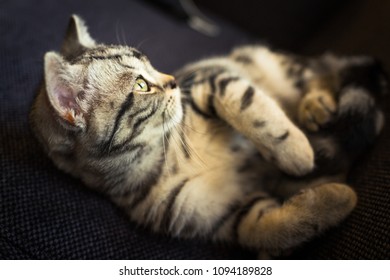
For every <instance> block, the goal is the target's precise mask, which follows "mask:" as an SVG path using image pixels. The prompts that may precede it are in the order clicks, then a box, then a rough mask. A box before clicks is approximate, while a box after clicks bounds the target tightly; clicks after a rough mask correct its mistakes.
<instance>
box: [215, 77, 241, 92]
mask: <svg viewBox="0 0 390 280" xmlns="http://www.w3.org/2000/svg"><path fill="white" fill-rule="evenodd" d="M239 79H240V78H239V77H229V78H225V79H222V80H221V81H219V95H220V96H224V95H225V91H226V87H227V85H228V84H229V83H231V82H234V81H237V80H239Z"/></svg>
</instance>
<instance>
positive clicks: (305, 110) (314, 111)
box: [298, 90, 337, 132]
mask: <svg viewBox="0 0 390 280" xmlns="http://www.w3.org/2000/svg"><path fill="white" fill-rule="evenodd" d="M336 110H337V104H336V101H335V100H334V98H333V96H332V94H331V93H330V92H329V91H327V90H315V91H312V92H310V93H308V94H307V95H306V96H305V97H304V98H303V100H302V102H301V104H300V105H299V111H298V119H299V122H300V124H301V125H303V126H304V127H305V128H306V129H308V130H309V131H313V132H315V131H318V130H319V129H320V127H321V126H324V125H326V124H327V123H329V122H330V121H331V120H332V118H333V116H334V115H335V112H336Z"/></svg>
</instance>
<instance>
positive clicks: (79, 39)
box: [61, 15, 96, 59]
mask: <svg viewBox="0 0 390 280" xmlns="http://www.w3.org/2000/svg"><path fill="white" fill-rule="evenodd" d="M94 46H96V42H95V40H94V39H92V37H91V35H89V33H88V28H87V26H86V25H85V22H84V20H83V19H82V18H80V17H79V16H77V15H72V16H71V17H70V20H69V23H68V28H67V30H66V35H65V39H64V42H63V44H62V47H61V54H62V55H63V56H64V57H65V58H66V59H72V58H73V57H76V56H78V55H80V54H81V53H83V52H84V51H85V50H86V49H88V48H93V47H94Z"/></svg>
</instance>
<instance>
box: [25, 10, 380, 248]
mask: <svg viewBox="0 0 390 280" xmlns="http://www.w3.org/2000/svg"><path fill="white" fill-rule="evenodd" d="M174 76H175V78H174V77H173V76H170V75H166V74H162V73H160V72H157V71H156V70H155V69H154V68H153V67H152V66H151V64H150V62H149V60H148V58H147V57H146V56H145V55H144V54H143V53H142V52H140V51H138V50H136V49H134V48H131V47H127V46H119V45H104V44H97V43H96V42H95V41H94V40H93V39H92V38H91V37H90V35H89V33H88V31H87V27H86V26H85V24H84V22H83V21H82V19H80V18H79V17H78V16H72V17H71V20H70V23H69V26H68V30H67V34H66V37H65V40H64V43H63V46H62V48H61V51H60V53H57V52H47V53H46V54H45V57H44V85H43V86H42V88H41V90H40V92H39V93H38V95H37V97H36V99H35V101H34V104H33V107H32V111H31V114H30V119H31V123H32V127H33V130H34V131H35V134H36V136H37V138H38V139H39V141H40V143H41V144H42V145H43V147H44V149H45V151H46V152H47V154H48V155H49V157H50V158H51V159H52V160H53V162H54V163H55V164H56V166H57V167H58V168H59V169H61V170H64V171H65V172H67V173H70V174H72V175H73V176H75V177H78V178H80V179H81V180H82V181H83V182H84V183H85V184H86V185H87V186H89V187H90V188H93V189H95V190H97V191H100V192H103V193H105V194H107V195H108V196H109V197H110V198H111V199H112V200H113V201H114V202H115V203H116V204H117V205H119V206H120V207H121V208H123V209H124V211H126V213H127V214H128V216H129V217H130V219H131V220H132V221H135V222H136V223H138V224H142V225H145V226H148V227H149V228H150V229H152V230H153V231H156V232H163V233H168V234H170V235H172V236H177V237H185V238H186V237H198V238H199V237H200V238H206V239H210V240H215V241H226V242H233V243H238V244H240V245H241V246H244V247H248V248H252V249H254V250H259V251H262V250H265V251H268V252H281V251H283V250H286V249H291V248H294V247H296V246H297V245H299V244H301V243H303V242H305V241H307V240H309V239H310V238H312V237H313V236H315V235H318V234H319V233H321V232H323V231H324V230H326V229H328V228H329V227H332V226H335V225H337V224H339V223H340V222H341V221H342V220H343V219H344V218H345V217H346V216H347V215H348V214H349V213H350V212H351V211H352V210H353V208H354V207H355V205H356V202H357V197H356V194H355V192H354V191H353V189H352V188H351V187H350V186H348V185H346V184H345V174H346V171H347V170H348V167H349V166H350V164H351V163H352V161H353V160H355V159H356V157H357V156H358V155H359V154H361V153H362V152H364V151H365V150H366V149H367V148H368V147H369V146H370V145H371V144H372V143H373V141H374V140H375V138H376V136H377V135H378V134H379V132H380V131H381V129H382V127H383V124H384V117H383V114H382V113H381V111H380V110H379V107H378V99H379V98H380V97H381V96H382V95H383V94H384V92H385V89H386V82H385V79H384V76H383V75H382V72H381V70H380V67H379V66H378V63H377V62H376V61H375V60H373V59H371V58H369V57H338V56H335V55H332V54H326V55H323V56H320V57H317V58H302V57H298V56H295V55H291V54H288V53H283V52H278V51H274V50H272V49H270V48H268V47H266V46H262V45H258V46H243V47H239V48H237V49H235V50H234V51H233V52H232V53H231V54H230V55H229V56H225V57H215V58H209V59H205V60H202V61H199V62H196V63H194V64H190V65H187V66H185V67H184V68H183V69H181V70H180V71H178V72H177V73H175V75H174Z"/></svg>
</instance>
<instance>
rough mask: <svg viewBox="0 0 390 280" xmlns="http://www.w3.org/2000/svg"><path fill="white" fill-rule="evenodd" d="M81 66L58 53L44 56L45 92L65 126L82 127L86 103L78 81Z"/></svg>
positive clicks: (83, 125) (84, 121) (71, 127)
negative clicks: (71, 63) (69, 61)
mask: <svg viewBox="0 0 390 280" xmlns="http://www.w3.org/2000/svg"><path fill="white" fill-rule="evenodd" d="M80 67H81V66H77V65H70V64H69V63H68V62H67V61H65V60H64V59H63V58H62V57H61V56H60V55H59V54H57V53H55V52H48V53H46V54H45V58H44V71H45V84H46V93H47V97H48V99H49V102H50V104H51V106H52V108H53V109H54V112H55V113H56V114H55V115H56V116H57V117H58V120H59V121H60V123H61V124H63V125H64V127H65V128H69V129H75V128H81V129H83V128H84V127H85V125H86V120H85V112H86V111H87V108H86V107H87V105H88V104H87V103H86V102H85V100H84V99H85V93H84V91H82V88H81V86H80V85H79V84H80V81H78V79H79V77H80V76H81V71H82V70H81V69H80Z"/></svg>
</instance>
